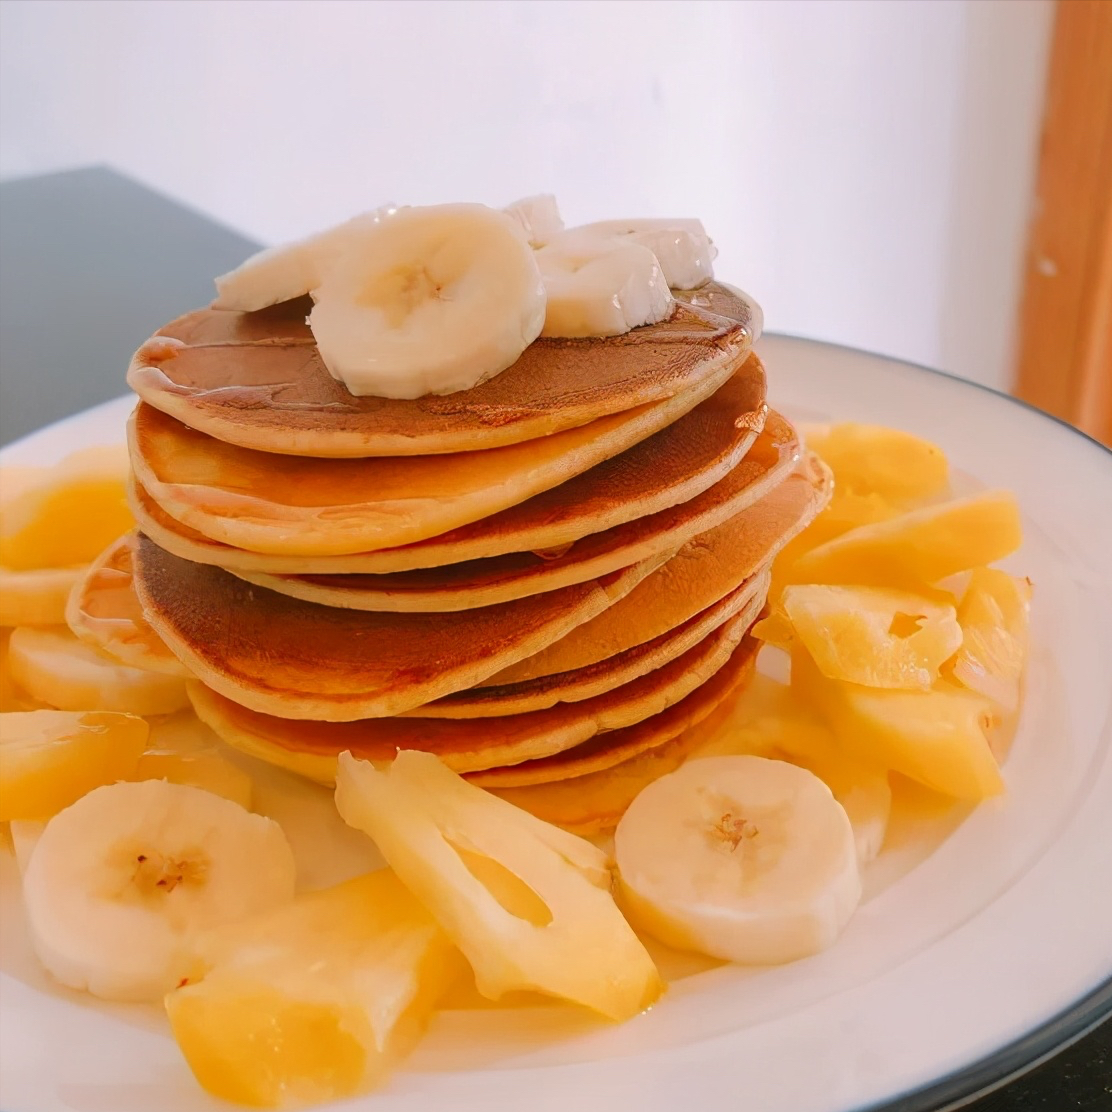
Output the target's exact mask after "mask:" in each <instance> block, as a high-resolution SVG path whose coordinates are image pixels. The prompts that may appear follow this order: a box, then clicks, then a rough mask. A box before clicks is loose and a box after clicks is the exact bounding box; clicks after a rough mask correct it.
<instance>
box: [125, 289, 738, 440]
mask: <svg viewBox="0 0 1112 1112" xmlns="http://www.w3.org/2000/svg"><path fill="white" fill-rule="evenodd" d="M309 308H310V303H309V301H308V299H300V300H298V301H291V302H287V303H285V304H283V305H276V306H274V307H272V308H270V309H264V310H261V311H259V312H256V313H237V312H232V311H228V310H223V309H211V308H210V309H199V310H197V311H196V312H193V313H189V314H187V315H186V316H184V317H181V318H179V319H178V320H176V321H173V322H172V323H171V324H168V325H166V327H165V328H162V329H160V330H159V332H158V333H157V334H156V335H155V336H154V337H152V338H151V339H150V340H148V341H147V342H146V343H144V344H143V346H142V347H140V349H139V351H138V352H136V354H135V356H134V358H133V359H132V362H131V366H130V368H129V369H128V376H127V378H128V384H129V385H130V386H131V388H132V389H133V390H135V392H136V393H137V394H138V395H139V396H140V397H141V398H142V399H143V400H144V401H146V402H148V403H149V404H150V405H152V406H154V407H155V408H157V409H161V410H163V411H164V412H166V413H169V414H170V415H172V416H174V417H176V418H178V419H179V420H180V421H183V422H185V423H186V424H187V425H190V426H191V427H193V428H196V429H200V430H201V431H203V432H206V433H208V434H209V435H211V436H214V437H216V438H217V439H218V440H224V441H227V442H228V443H230V444H238V445H241V446H242V447H245V448H255V449H257V450H259V451H264V452H280V453H288V454H291V455H302V456H325V457H359V456H402V455H431V454H435V453H443V452H466V451H474V450H476V449H483V450H485V449H489V448H493V447H496V446H500V445H506V444H519V443H522V442H523V441H526V440H535V439H537V438H539V437H546V436H550V435H552V434H553V433H558V432H561V431H563V430H565V429H571V428H576V427H578V426H580V425H585V424H588V423H590V422H592V421H595V420H597V419H598V418H600V417H605V416H608V415H611V414H615V413H621V412H624V411H625V410H629V409H635V408H637V407H639V406H643V405H648V404H651V403H653V402H658V401H661V400H662V399H665V398H669V397H675V396H677V395H684V394H686V393H687V392H688V391H691V390H698V389H699V388H700V385H701V384H702V383H704V381H705V380H706V379H707V378H708V377H711V378H713V377H715V376H717V375H720V374H721V371H722V368H723V366H730V367H733V366H737V365H739V364H740V363H741V361H742V360H743V359H744V357H745V354H746V352H748V350H749V348H750V347H751V346H752V338H751V335H750V332H749V328H748V325H747V323H746V322H745V321H743V320H727V319H725V318H723V317H716V316H713V315H711V314H709V313H706V312H705V311H703V310H701V309H695V308H692V307H690V306H686V305H682V304H681V305H677V308H676V311H675V313H674V314H673V316H672V317H671V319H670V320H668V321H664V322H662V323H660V324H655V325H647V326H645V327H643V328H636V329H634V330H633V331H632V332H628V333H626V334H625V335H624V336H614V337H611V338H608V339H589V340H558V339H539V340H536V341H534V342H533V343H532V344H531V345H530V346H529V347H528V348H526V350H525V351H524V352H523V353H522V355H521V358H520V359H518V361H517V362H516V363H515V364H514V365H513V366H512V367H510V368H509V369H507V370H505V371H503V372H502V373H501V374H499V375H496V376H495V377H494V378H492V379H489V380H488V381H486V382H484V383H482V384H481V385H479V386H476V387H474V388H473V389H471V390H463V391H460V392H458V393H455V394H446V395H442V396H437V395H427V396H425V397H422V398H418V399H416V400H414V401H404V400H396V399H390V398H375V397H362V398H360V397H355V396H353V395H352V394H350V393H349V392H348V390H347V388H346V387H345V386H344V385H343V384H342V383H340V382H337V381H336V380H335V379H333V378H332V376H331V375H330V374H329V373H328V370H327V369H326V368H325V366H324V364H323V363H322V362H321V359H320V355H319V353H318V352H317V348H316V345H315V343H314V342H313V337H312V334H311V333H310V331H309V329H308V327H307V326H306V324H305V317H306V315H307V313H308V310H309ZM739 315H740V314H739ZM750 315H751V314H750ZM719 381H721V378H719ZM703 396H704V397H705V396H706V394H704V395H703Z"/></svg>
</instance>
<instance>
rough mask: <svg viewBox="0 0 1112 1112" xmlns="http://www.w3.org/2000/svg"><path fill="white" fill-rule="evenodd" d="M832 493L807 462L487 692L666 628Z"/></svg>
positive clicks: (780, 542)
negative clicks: (618, 599) (752, 503)
mask: <svg viewBox="0 0 1112 1112" xmlns="http://www.w3.org/2000/svg"><path fill="white" fill-rule="evenodd" d="M832 489H833V479H832V477H831V475H830V473H829V471H827V470H826V468H825V466H824V465H822V464H821V463H819V462H818V461H817V459H815V457H809V458H808V459H806V460H805V461H804V462H803V464H802V465H801V467H800V469H799V470H798V471H796V472H795V473H794V474H792V475H790V476H789V477H788V478H787V479H786V480H785V481H784V482H783V483H781V484H780V485H779V486H778V487H776V488H775V489H774V490H772V491H771V492H770V493H768V494H766V495H765V496H764V498H762V499H761V500H760V501H759V502H756V503H755V504H754V505H752V506H750V507H749V508H748V509H747V510H743V511H742V512H741V513H740V514H738V515H737V516H736V517H733V518H730V519H729V520H728V521H726V522H724V523H723V524H722V525H719V526H718V527H717V528H715V529H711V530H710V531H708V532H706V533H702V534H700V535H699V536H698V537H696V538H695V539H694V540H692V541H690V542H689V543H688V544H686V545H685V546H684V547H683V548H681V549H680V550H679V552H677V553H676V555H675V556H673V557H672V559H671V560H669V561H668V562H667V563H666V564H664V565H663V567H661V568H660V569H659V570H658V571H655V572H653V574H652V575H650V576H649V577H648V578H646V579H645V580H644V582H642V583H641V584H639V585H638V586H637V587H635V588H634V589H633V590H632V591H631V592H630V593H629V594H628V595H627V596H626V597H625V598H623V599H621V600H620V601H619V602H617V603H615V605H614V606H613V607H610V608H609V609H607V610H605V611H603V613H602V614H600V615H599V616H598V617H597V618H592V619H591V620H590V621H589V622H584V623H583V624H582V625H580V626H577V627H576V628H575V629H573V630H572V631H571V632H570V633H568V634H567V635H566V636H565V637H563V638H562V639H560V640H559V641H556V642H554V643H553V644H551V645H549V646H547V647H546V648H543V649H541V650H540V652H538V653H536V654H535V655H533V656H531V657H528V658H526V659H524V660H522V661H520V662H519V663H517V664H513V665H510V667H508V668H504V669H502V670H501V671H500V672H498V673H496V674H495V675H493V676H492V677H491V678H490V680H488V681H487V683H488V685H496V686H497V685H504V684H518V683H522V682H524V681H527V680H532V679H535V678H537V677H539V676H549V675H553V674H554V673H561V672H569V671H572V670H575V669H579V668H586V667H588V666H590V665H592V664H595V663H597V662H599V661H602V660H606V659H608V658H610V657H614V656H617V655H618V654H619V653H623V652H626V651H627V650H629V649H631V648H633V647H634V646H635V645H640V644H642V643H644V642H645V641H649V640H651V639H652V638H654V637H659V636H660V635H661V634H663V633H666V632H667V631H668V630H670V629H674V628H675V627H676V626H679V625H681V624H682V623H684V622H686V621H688V620H689V619H691V618H692V617H694V616H695V615H696V614H698V613H700V612H701V611H703V610H705V609H706V608H707V607H708V606H711V605H713V604H714V603H715V602H717V601H718V600H719V599H720V598H722V597H723V596H724V595H726V594H728V593H729V592H730V591H733V590H734V589H735V588H736V587H737V585H738V584H739V583H740V582H741V581H742V580H744V579H747V578H748V577H750V576H752V575H753V574H755V573H756V572H757V571H758V570H759V569H760V568H762V567H764V566H766V565H767V564H768V563H769V562H770V561H771V560H772V558H773V557H774V556H775V555H776V553H777V552H778V551H779V550H780V549H781V548H782V547H783V546H784V545H785V544H786V543H787V542H788V541H789V540H791V538H792V537H793V536H795V535H797V534H798V533H799V532H800V531H801V530H802V529H804V528H805V527H806V526H807V525H808V523H809V522H810V521H811V520H812V519H813V518H814V516H815V515H816V514H817V513H818V512H819V510H821V509H822V507H823V506H825V505H826V503H827V502H828V501H829V499H830V494H831V491H832Z"/></svg>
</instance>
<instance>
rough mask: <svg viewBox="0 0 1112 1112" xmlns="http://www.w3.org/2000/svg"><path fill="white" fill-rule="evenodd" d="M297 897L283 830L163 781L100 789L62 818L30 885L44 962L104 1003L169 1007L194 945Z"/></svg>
mask: <svg viewBox="0 0 1112 1112" xmlns="http://www.w3.org/2000/svg"><path fill="white" fill-rule="evenodd" d="M293 892H294V861H293V855H292V853H291V852H290V847H289V844H288V843H287V841H286V838H285V835H284V834H283V833H282V830H281V828H280V827H279V826H278V824H277V823H275V822H272V821H271V820H270V819H267V818H263V817H262V816H261V815H253V814H251V813H250V812H249V811H245V810H244V809H243V808H242V807H240V806H238V805H237V804H235V803H232V802H230V801H229V800H227V799H221V798H220V797H219V796H216V795H213V794H212V793H211V792H206V791H201V790H200V789H198V788H190V787H185V786H184V785H181V784H169V783H166V782H165V781H162V780H145V781H143V782H141V783H119V784H111V785H108V786H106V787H101V788H96V789H94V790H93V791H91V792H89V794H88V795H85V796H83V797H82V798H81V799H79V800H78V801H77V802H76V803H74V804H73V805H72V806H70V807H67V808H66V809H65V810H64V811H61V812H59V813H58V814H56V815H55V816H54V817H53V818H52V819H51V820H50V821H49V822H48V823H47V824H46V829H45V830H44V831H43V832H42V837H41V838H40V839H39V841H38V844H37V845H36V846H35V849H34V852H33V853H32V855H31V860H30V862H29V863H28V865H27V871H26V873H25V874H24V877H23V896H24V903H25V907H26V911H27V922H28V926H29V927H30V931H31V941H32V945H33V946H34V949H35V953H36V954H37V955H38V957H39V960H40V961H41V962H42V963H43V965H44V966H45V967H46V968H47V970H48V971H49V972H50V973H51V974H52V975H53V976H54V977H55V978H56V979H57V980H59V981H61V982H62V984H64V985H68V986H69V987H71V988H76V989H84V990H86V991H88V992H91V993H92V994H93V995H94V996H100V997H103V998H104V999H106V1000H160V999H161V998H162V997H163V996H164V995H165V994H166V993H167V992H169V991H170V990H171V989H172V988H176V987H177V986H178V985H180V984H181V983H182V982H183V981H184V980H186V979H188V978H190V977H191V976H193V975H195V974H196V971H197V959H196V957H195V955H194V954H193V951H192V936H193V935H195V934H196V933H197V932H198V931H200V930H202V929H205V928H209V927H214V926H218V925H220V924H222V923H228V922H235V921H237V920H239V919H243V918H245V917H247V916H248V915H252V914H254V913H256V912H260V911H265V910H267V909H270V908H275V907H279V906H281V905H282V904H284V903H288V902H289V901H290V900H292V899H293Z"/></svg>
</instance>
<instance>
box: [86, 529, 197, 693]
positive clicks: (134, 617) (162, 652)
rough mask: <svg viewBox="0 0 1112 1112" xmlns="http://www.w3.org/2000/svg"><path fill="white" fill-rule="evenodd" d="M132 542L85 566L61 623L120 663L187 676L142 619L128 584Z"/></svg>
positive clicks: (125, 541)
mask: <svg viewBox="0 0 1112 1112" xmlns="http://www.w3.org/2000/svg"><path fill="white" fill-rule="evenodd" d="M135 542H136V536H135V534H134V533H128V534H127V535H126V536H123V537H121V538H120V539H119V540H118V541H116V542H115V543H114V544H111V545H109V546H108V547H107V548H106V549H105V550H104V551H103V552H102V553H101V554H100V556H98V557H97V559H96V560H95V561H94V562H93V563H92V564H90V565H89V567H88V569H87V571H86V572H85V574H84V576H83V577H82V579H81V581H80V583H79V584H78V585H76V586H75V587H74V590H73V592H72V593H71V594H70V597H69V602H68V604H67V606H66V622H67V624H68V625H69V627H70V629H71V630H72V631H73V633H74V634H75V635H76V636H77V637H79V638H80V639H81V640H82V641H84V642H85V643H86V644H87V645H92V646H93V648H95V649H99V650H100V651H101V652H103V653H107V654H108V655H109V656H111V657H113V658H114V659H116V660H118V661H120V662H121V663H123V664H129V665H131V666H132V667H133V668H143V669H145V670H146V671H148V672H162V673H164V674H166V675H169V676H184V677H186V678H188V677H189V676H190V674H191V673H190V672H189V669H188V668H186V667H185V665H184V664H182V663H181V661H179V660H178V658H177V657H176V656H174V654H173V653H172V652H170V650H169V649H168V648H167V647H166V645H165V644H164V643H163V641H162V638H160V637H159V636H158V634H157V633H155V631H154V630H153V629H151V627H150V625H149V623H148V622H147V620H146V618H144V617H143V608H142V607H141V606H140V605H139V599H138V598H136V596H135V589H134V585H133V582H132V555H133V553H134V548H135Z"/></svg>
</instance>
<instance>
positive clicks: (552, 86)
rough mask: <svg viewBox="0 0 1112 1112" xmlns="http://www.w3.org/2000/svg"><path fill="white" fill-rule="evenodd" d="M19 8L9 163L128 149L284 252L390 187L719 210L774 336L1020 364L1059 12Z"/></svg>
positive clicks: (93, 3) (176, 191)
mask: <svg viewBox="0 0 1112 1112" xmlns="http://www.w3.org/2000/svg"><path fill="white" fill-rule="evenodd" d="M0 11H2V28H0V139H2V141H0V175H3V176H6V177H11V176H19V175H24V174H31V173H39V172H43V171H47V170H53V169H59V168H64V167H69V166H75V165H81V164H88V163H104V162H106V163H110V164H111V165H113V166H115V167H117V168H119V169H121V170H123V171H125V172H127V173H129V174H131V175H133V176H134V177H136V178H138V179H139V180H141V181H143V182H145V183H147V184H149V185H151V186H154V187H156V188H158V189H161V190H163V191H164V192H166V193H168V194H170V195H172V196H174V197H176V198H178V199H180V200H182V201H185V202H187V203H189V204H191V205H193V206H195V207H197V208H199V209H201V210H203V211H204V212H206V213H208V214H210V215H212V216H214V217H217V218H219V219H221V220H223V221H224V222H226V223H227V224H229V225H231V226H233V227H235V228H237V229H240V230H242V231H244V232H245V233H247V234H249V235H251V236H254V237H256V238H258V239H259V240H261V241H264V242H274V241H279V240H282V239H286V238H289V237H292V236H295V235H297V234H300V233H303V232H307V231H310V230H313V229H314V228H316V227H318V226H322V225H325V224H328V223H330V222H333V221H336V220H339V219H341V218H344V217H347V216H349V215H351V214H352V213H354V212H356V211H359V210H361V209H364V208H368V207H371V206H373V205H375V204H377V203H379V202H381V201H384V200H393V201H398V202H414V203H421V202H434V201H444V200H464V199H467V200H482V201H486V202H488V203H492V204H500V203H504V202H506V201H509V200H512V199H513V198H514V197H516V196H518V195H521V194H527V193H532V192H538V191H553V192H555V193H556V194H557V195H558V197H559V199H560V201H561V203H562V206H563V208H564V210H565V214H566V216H567V217H568V218H569V219H570V220H571V221H580V220H587V219H597V218H602V217H608V216H641V215H682V216H687V215H697V216H700V217H702V218H703V220H704V221H705V223H706V224H707V226H708V229H709V230H710V232H711V234H712V236H713V237H714V239H715V240H716V241H717V243H718V244H719V247H720V249H721V254H720V257H719V262H718V267H717V270H718V273H719V274H720V275H721V276H723V277H725V278H727V279H728V280H732V281H735V282H736V283H738V284H739V285H742V286H744V287H745V288H746V289H748V290H749V291H750V292H752V293H753V294H754V295H755V296H756V297H757V298H758V300H760V301H761V302H762V304H763V305H764V308H765V313H766V320H767V323H768V327H769V328H771V329H775V330H779V331H784V332H790V333H797V334H802V335H808V336H815V337H819V338H823V339H829V340H836V341H839V342H842V343H847V344H852V345H857V346H861V347H864V348H868V349H871V350H875V351H881V352H885V353H888V354H892V355H897V356H900V357H903V358H907V359H912V360H916V361H919V362H923V363H927V364H931V365H935V366H940V367H942V368H943V369H946V370H950V371H954V372H957V373H959V374H962V375H966V376H969V377H971V378H976V379H978V380H980V381H983V382H987V383H989V384H992V385H997V386H1007V385H1008V384H1009V382H1010V379H1011V365H1012V361H1013V356H1014V352H1013V349H1012V342H1013V334H1014V325H1015V313H1016V303H1017V298H1018V291H1019V279H1020V264H1021V259H1022V252H1023V247H1024V241H1025V232H1026V225H1027V221H1028V218H1029V215H1030V211H1031V205H1032V201H1031V195H1032V181H1033V172H1034V165H1035V159H1036V153H1037V145H1038V132H1039V118H1040V114H1041V105H1042V94H1043V82H1044V71H1045V65H1046V54H1047V48H1048V44H1049V34H1050V21H1051V14H1052V5H1051V4H1050V2H1049V0H736V2H730V0H686V2H683V0H680V2H671V0H614V2H600V0H595V2H583V0H517V2H504V3H503V2H494V0H492V2H469V0H445V2H438V0H380V2H373V0H76V2H71V0H5V2H4V3H3V5H2V8H0ZM167 265H172V260H167Z"/></svg>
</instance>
